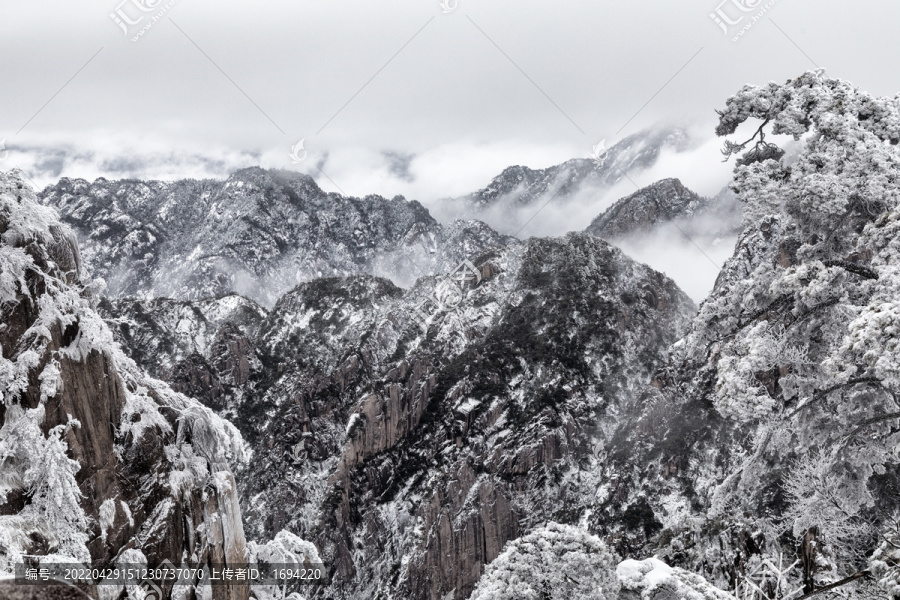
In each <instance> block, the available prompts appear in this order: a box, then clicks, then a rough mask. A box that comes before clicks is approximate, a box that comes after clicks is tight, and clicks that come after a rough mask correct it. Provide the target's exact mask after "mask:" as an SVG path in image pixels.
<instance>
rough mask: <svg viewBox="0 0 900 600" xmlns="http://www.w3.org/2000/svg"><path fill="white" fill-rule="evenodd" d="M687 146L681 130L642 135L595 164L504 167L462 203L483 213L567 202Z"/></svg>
mask: <svg viewBox="0 0 900 600" xmlns="http://www.w3.org/2000/svg"><path fill="white" fill-rule="evenodd" d="M688 144H689V139H688V137H687V134H686V133H685V132H684V131H683V130H681V129H671V128H667V129H659V130H651V131H644V132H641V133H637V134H634V135H631V136H629V137H627V138H625V139H623V140H622V141H620V142H618V143H617V144H615V145H614V146H612V147H611V148H609V149H607V150H606V151H605V153H603V154H602V155H600V156H598V158H597V159H596V160H595V159H580V158H576V159H573V160H568V161H566V162H564V163H562V164H560V165H555V166H553V167H548V168H546V169H530V168H528V167H523V166H513V167H508V168H506V169H504V170H503V172H502V173H501V174H500V175H498V176H497V177H495V178H494V179H493V180H492V181H491V183H490V184H489V185H488V186H487V187H485V188H483V189H481V190H478V191H476V192H473V193H472V194H469V195H468V196H466V197H465V200H467V201H468V202H469V203H471V204H472V206H473V207H475V208H478V209H484V208H487V207H490V206H493V205H495V204H498V203H508V204H510V205H513V206H517V205H518V206H523V205H524V206H527V205H531V204H534V203H535V202H536V201H537V200H539V199H540V198H548V197H549V196H550V195H553V196H554V197H556V198H560V199H564V198H568V197H570V196H572V195H573V194H575V193H576V192H579V191H581V190H583V189H587V188H598V189H599V188H603V187H608V186H610V185H612V184H614V183H616V182H617V181H619V180H620V179H621V178H622V177H624V175H623V174H624V173H627V172H629V170H634V169H637V170H640V169H645V168H647V167H650V166H652V165H653V164H654V163H655V162H656V159H657V158H658V157H659V153H660V152H661V151H663V150H674V151H680V150H684V149H685V148H686V147H687V146H688Z"/></svg>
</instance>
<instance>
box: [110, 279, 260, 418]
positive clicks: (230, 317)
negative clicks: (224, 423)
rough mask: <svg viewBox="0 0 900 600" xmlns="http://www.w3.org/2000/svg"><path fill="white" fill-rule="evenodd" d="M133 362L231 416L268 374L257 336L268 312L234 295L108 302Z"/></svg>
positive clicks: (114, 326) (112, 322)
mask: <svg viewBox="0 0 900 600" xmlns="http://www.w3.org/2000/svg"><path fill="white" fill-rule="evenodd" d="M98 309H99V311H100V314H101V315H102V316H103V317H104V318H105V319H106V321H107V323H108V324H109V326H110V328H111V329H112V331H113V334H114V336H115V338H116V341H117V342H119V344H120V345H121V346H122V348H123V349H124V350H125V352H126V353H127V354H128V356H129V358H131V359H132V360H134V361H135V362H136V363H138V364H139V365H140V366H141V368H143V369H144V370H146V371H147V372H148V373H149V374H150V375H152V376H154V377H158V378H160V379H163V380H165V381H167V382H168V383H169V384H170V385H171V386H172V388H173V389H174V390H176V391H178V392H181V393H183V394H185V395H187V396H191V397H193V398H196V399H198V400H200V401H201V402H203V403H204V404H206V405H207V406H209V407H210V408H212V409H214V410H215V411H217V412H218V413H219V414H220V415H223V416H226V417H228V418H233V417H234V416H236V414H237V413H236V410H237V407H238V404H239V402H240V400H241V398H242V394H243V392H242V390H243V388H244V387H245V386H246V385H247V384H249V382H250V381H251V379H253V378H254V377H255V376H256V374H258V373H260V372H261V371H262V365H261V363H260V359H259V357H258V356H257V354H256V349H255V345H254V341H253V340H255V337H256V335H257V333H258V332H259V328H260V326H261V324H262V322H263V320H264V319H265V317H266V315H267V312H266V310H265V309H264V308H263V307H261V306H259V305H258V304H256V303H255V302H254V301H252V300H250V299H248V298H245V297H243V296H238V295H236V294H231V295H227V296H222V297H219V298H208V299H205V300H198V301H195V302H190V301H183V300H172V299H169V298H157V299H154V300H136V299H130V298H124V299H120V300H108V299H104V300H102V301H101V302H100V304H99V307H98Z"/></svg>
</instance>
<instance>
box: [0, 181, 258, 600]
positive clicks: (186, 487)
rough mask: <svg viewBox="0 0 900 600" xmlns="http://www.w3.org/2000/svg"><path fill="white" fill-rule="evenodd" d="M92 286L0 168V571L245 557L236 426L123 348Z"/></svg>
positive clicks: (233, 595) (71, 240) (32, 201)
mask: <svg viewBox="0 0 900 600" xmlns="http://www.w3.org/2000/svg"><path fill="white" fill-rule="evenodd" d="M95 283H96V282H95V281H94V280H92V279H91V278H90V276H89V275H88V274H87V271H86V270H85V269H84V266H83V264H82V260H81V257H80V254H79V250H78V245H77V243H76V240H75V236H74V235H73V233H72V232H71V231H70V230H69V229H68V228H67V227H66V226H64V225H63V224H61V223H60V222H59V220H58V219H57V216H56V214H55V213H54V212H53V211H52V210H50V209H48V208H45V207H42V206H40V205H39V204H38V203H37V200H36V198H35V197H34V194H33V192H32V191H31V189H30V188H29V187H28V185H27V184H26V183H25V182H24V180H23V178H22V177H20V176H19V174H17V173H16V172H12V173H10V174H0V302H2V304H0V311H2V319H0V322H2V325H0V348H2V358H0V391H2V405H0V462H2V473H3V476H2V479H0V568H2V569H3V570H6V571H9V570H12V566H13V565H14V564H15V563H18V562H21V561H22V559H23V556H25V555H30V556H37V557H41V556H45V557H46V560H49V561H51V562H52V561H56V562H80V561H96V562H103V563H111V562H114V561H117V560H123V556H127V557H128V560H127V562H139V561H143V562H149V563H150V564H158V563H160V562H162V561H164V560H170V561H173V562H175V563H177V564H180V563H182V562H190V563H191V564H195V565H201V566H202V565H204V564H208V563H212V562H216V563H234V562H241V561H245V560H246V559H247V549H246V545H245V540H244V532H243V525H242V521H241V513H240V508H239V505H238V495H237V488H236V485H235V481H234V477H233V476H232V472H231V469H230V464H236V463H237V462H238V461H239V460H240V459H241V458H242V457H243V455H244V443H243V441H242V439H241V437H240V435H239V434H238V433H237V431H236V430H235V429H234V427H233V426H231V425H230V423H228V422H226V421H224V420H222V419H221V418H219V417H218V416H216V415H215V414H214V413H213V411H211V410H209V409H208V408H205V407H204V406H203V405H201V404H199V403H198V402H196V401H194V400H192V399H190V398H188V397H186V396H184V395H182V394H179V393H176V392H175V391H173V390H172V389H171V388H169V387H168V386H167V385H165V384H164V383H162V382H160V381H158V380H155V379H151V378H150V377H148V376H146V375H145V374H144V373H143V372H142V371H141V370H140V369H139V368H138V367H137V366H136V365H135V363H134V362H133V361H131V360H130V359H128V358H127V357H126V356H125V355H124V354H123V353H122V352H121V350H120V349H119V347H118V345H117V344H116V343H115V342H114V341H113V337H112V334H111V332H110V330H109V329H108V328H107V326H106V325H105V324H104V322H103V321H102V319H101V318H100V316H99V315H98V314H97V312H96V311H95V310H94V306H95V304H96V301H97V298H96V293H97V291H98V290H97V287H96V284H95ZM214 597H217V598H228V599H238V598H246V597H247V593H246V591H245V590H242V589H240V588H231V587H219V588H215V590H214Z"/></svg>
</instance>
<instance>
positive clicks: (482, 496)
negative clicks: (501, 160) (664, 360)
mask: <svg viewBox="0 0 900 600" xmlns="http://www.w3.org/2000/svg"><path fill="white" fill-rule="evenodd" d="M473 262H474V263H475V265H476V266H478V267H479V268H480V269H479V270H480V272H481V273H484V274H487V277H485V278H484V279H483V280H482V282H481V283H480V284H479V285H478V286H477V287H475V288H473V289H472V290H471V291H470V292H469V294H468V296H467V298H466V300H465V301H464V303H463V304H462V305H461V307H460V310H459V311H458V312H455V313H451V314H448V315H447V316H446V317H445V318H444V319H442V320H441V321H440V323H438V324H434V325H432V327H431V328H430V330H429V332H428V335H426V336H423V335H422V333H421V331H420V330H419V329H418V327H417V324H416V323H415V321H414V320H412V319H410V318H409V313H410V312H411V309H412V306H413V304H414V303H415V302H416V301H418V300H420V299H421V298H422V297H423V296H424V293H425V292H427V291H428V288H427V287H424V286H423V285H420V286H417V287H416V288H414V289H413V290H411V291H410V292H408V293H407V294H406V295H405V296H404V297H403V298H399V299H397V300H396V301H395V302H393V303H389V302H387V303H384V304H382V305H381V307H380V308H378V309H375V310H371V312H370V316H369V317H368V324H367V325H365V326H362V327H363V329H364V330H367V332H368V333H366V332H363V334H362V335H359V334H358V332H359V328H360V327H361V325H358V324H355V323H354V321H357V322H358V321H359V319H358V317H355V316H354V315H352V314H351V315H348V316H347V317H344V319H342V320H345V322H346V323H347V325H346V326H345V327H347V326H349V329H350V330H353V335H352V338H350V336H347V338H344V339H347V341H350V339H353V338H356V339H358V340H360V341H359V342H357V343H356V344H353V346H352V349H351V350H349V351H346V353H345V354H342V355H340V357H339V358H338V360H337V361H336V363H334V366H333V367H331V373H332V376H330V377H320V378H319V379H318V380H317V381H315V380H314V381H315V383H312V384H311V383H310V378H308V377H307V378H306V381H305V383H306V385H305V387H306V389H305V390H304V394H303V396H301V397H300V398H298V399H297V400H296V402H297V403H298V404H299V406H297V407H296V408H293V410H294V411H295V413H296V414H298V415H299V416H300V418H303V417H304V416H305V414H309V413H310V412H313V411H316V412H318V414H322V413H321V411H322V409H323V408H324V409H325V410H326V411H328V410H332V409H331V407H340V410H337V411H336V412H334V413H333V415H332V416H331V417H330V421H331V423H334V422H335V421H337V423H334V424H330V423H329V419H324V418H323V419H320V421H319V422H318V423H316V422H315V419H311V420H310V421H309V422H310V425H305V426H304V428H306V427H308V428H309V430H310V433H312V434H313V435H312V436H310V437H311V438H312V439H313V440H315V442H316V444H321V443H322V441H323V439H325V440H327V439H328V438H329V436H333V439H334V441H336V442H338V444H337V445H338V447H341V446H342V447H343V449H342V450H341V451H340V454H339V455H340V460H339V461H335V459H334V458H333V457H330V458H326V459H325V460H323V459H322V458H320V456H322V455H321V454H319V450H318V447H316V449H314V450H313V451H312V452H311V453H310V454H311V458H312V459H311V460H309V461H308V462H307V463H304V464H302V465H301V466H299V467H294V470H297V471H300V474H299V475H298V483H299V482H300V481H301V480H304V479H305V481H304V484H303V485H302V486H299V487H302V488H303V489H305V490H310V489H314V490H318V492H317V493H318V494H319V495H318V497H317V498H316V500H317V501H318V502H320V508H319V509H318V510H319V511H320V512H319V519H320V522H319V525H318V527H317V528H316V530H314V531H313V532H312V533H314V534H315V535H316V539H318V541H319V543H320V547H321V548H322V551H323V555H324V556H327V557H328V558H329V559H330V560H332V561H334V563H335V567H336V569H337V572H336V577H337V579H338V580H339V581H340V582H341V583H340V584H339V585H342V586H344V587H343V589H344V590H345V591H346V590H348V589H352V590H355V591H354V592H353V593H352V594H353V596H354V597H374V596H376V595H378V594H379V593H381V594H399V595H400V596H402V597H413V598H439V597H443V596H444V595H446V594H447V593H449V592H451V591H452V590H455V593H456V594H457V597H465V596H466V595H467V594H468V593H469V592H470V591H471V589H472V587H473V585H474V583H475V582H476V581H477V578H478V577H479V575H480V573H481V571H482V569H483V566H484V564H485V563H486V562H488V561H490V560H491V559H493V558H494V557H495V556H496V555H497V554H498V553H499V552H500V550H501V549H502V547H503V544H504V543H505V542H506V541H507V540H509V539H512V538H514V537H516V536H517V535H519V534H520V533H522V532H526V531H528V530H529V529H530V528H531V527H534V526H535V525H537V524H539V523H540V522H542V520H543V519H544V518H549V517H550V516H554V517H555V518H558V519H564V520H569V521H577V519H578V518H579V517H580V516H581V515H582V514H583V512H584V511H585V510H586V509H587V508H588V506H587V505H586V504H585V500H584V499H585V498H589V497H590V494H587V493H585V492H586V489H587V488H590V487H591V486H592V485H593V484H594V483H595V482H592V481H589V479H590V477H589V476H586V475H585V476H584V477H583V478H582V477H581V475H579V472H580V471H582V470H583V469H584V468H585V467H586V466H587V464H589V463H590V461H591V460H592V459H591V458H590V447H591V445H592V443H591V442H592V439H593V438H594V437H602V433H600V432H598V428H597V426H596V424H597V422H598V421H600V422H602V421H604V419H608V420H609V422H610V423H612V422H614V421H615V417H614V415H615V413H616V412H617V411H618V410H620V408H621V407H623V406H627V405H629V403H631V402H633V401H634V399H633V392H634V390H635V389H636V388H637V386H638V382H639V381H640V380H641V379H642V378H645V377H648V376H649V373H650V372H651V371H652V370H653V368H655V366H656V365H657V363H658V361H659V360H660V359H661V355H660V351H661V349H662V348H664V347H665V345H666V344H667V343H670V342H671V341H673V340H674V339H675V337H676V335H677V330H678V327H680V326H684V325H686V323H687V318H688V317H689V315H690V314H691V312H692V310H693V306H692V304H691V302H690V301H689V300H688V299H687V298H686V297H684V296H683V294H681V293H680V292H679V291H678V290H677V288H676V287H675V286H674V284H672V283H671V282H670V281H668V280H667V279H665V278H664V277H663V276H661V275H659V274H658V273H655V272H652V271H650V270H649V269H647V268H645V267H642V266H640V265H636V264H634V263H632V262H631V261H629V260H628V259H627V258H626V257H624V256H623V255H622V254H621V253H620V252H618V251H617V250H615V249H614V248H612V247H610V246H608V245H606V244H605V243H603V242H601V241H599V240H596V239H593V238H590V237H586V236H572V237H570V238H566V239H564V240H532V241H530V242H529V243H528V244H527V245H525V244H516V245H513V246H510V247H506V248H503V249H498V250H497V251H496V252H495V253H493V254H492V253H489V254H487V255H485V256H482V257H478V258H477V259H475V260H473ZM423 287H424V289H423ZM303 314H304V313H302V312H301V316H302V315H303ZM354 317H355V318H354ZM294 319H295V321H296V320H298V319H297V317H295V318H294ZM310 329H311V330H312V331H315V328H310ZM563 332H565V334H563ZM348 338H349V339H348ZM339 339H340V338H339ZM298 342H300V343H298V344H297V345H298V346H300V347H302V346H305V345H306V344H304V343H303V338H301V339H300V340H298ZM312 343H313V345H314V346H315V341H313V342H312ZM338 365H339V366H338ZM298 383H299V382H298ZM341 390H343V393H341ZM356 398H359V400H358V401H355V399H356ZM347 415H349V419H348V418H347ZM337 424H340V425H345V424H346V425H347V428H346V430H342V429H341V430H337V428H336V427H335V425H337ZM329 430H330V433H329ZM323 434H324V435H323ZM294 441H295V440H293V439H290V440H289V443H294ZM279 442H280V443H279ZM274 444H275V450H276V451H275V452H273V453H271V454H270V456H271V457H272V460H276V459H277V457H278V455H279V454H280V455H282V456H284V455H286V454H289V452H288V451H289V449H290V446H288V447H282V448H283V449H281V450H278V449H277V446H278V445H281V444H283V442H281V441H280V440H277V439H276V440H275V442H274ZM325 456H326V457H328V456H329V453H327V452H326V453H325ZM282 460H283V459H282ZM323 467H326V469H325V470H326V471H327V481H323V480H322V478H321V476H320V478H319V480H318V481H317V482H316V483H315V484H314V485H313V484H312V482H311V481H310V480H311V479H312V477H313V474H314V469H322V468H323ZM288 468H291V467H290V466H289V467H288ZM579 478H581V481H579ZM265 495H267V494H264V496H265ZM264 496H263V497H264ZM281 498H283V497H281ZM257 501H259V502H262V499H261V498H257ZM266 504H267V506H273V505H274V504H275V503H266ZM588 504H589V502H588ZM250 510H253V509H252V508H251V509H250ZM329 593H337V592H336V591H328V590H324V591H323V594H325V595H326V596H327V595H328V594H329Z"/></svg>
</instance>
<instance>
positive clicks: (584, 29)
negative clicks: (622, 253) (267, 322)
mask: <svg viewBox="0 0 900 600" xmlns="http://www.w3.org/2000/svg"><path fill="white" fill-rule="evenodd" d="M119 1H120V0H79V2H71V1H69V0H66V1H62V0H58V1H57V0H50V1H42V2H23V1H21V0H15V1H11V0H2V1H0V7H2V8H0V15H2V18H0V44H2V52H0V89H2V93H0V139H5V144H6V148H7V149H8V150H9V155H8V156H7V155H5V154H4V153H3V152H0V157H4V156H5V157H6V158H5V160H3V162H2V163H0V168H9V167H10V166H20V167H22V168H23V169H25V170H26V171H27V172H28V173H29V174H30V175H31V177H32V178H33V179H34V180H35V181H36V182H37V183H38V184H40V185H43V184H45V183H48V182H50V181H53V180H55V179H56V178H58V177H59V176H80V177H85V178H88V179H93V178H94V177H97V176H100V175H103V176H106V177H108V178H120V177H125V176H142V177H161V178H168V179H171V178H177V177H181V176H224V175H227V173H228V172H229V171H230V170H233V169H234V168H238V167H242V166H249V165H253V164H261V165H263V166H266V167H280V168H289V169H297V170H301V171H306V172H310V173H311V174H313V175H314V176H315V177H316V178H317V180H319V181H320V184H321V185H322V186H323V188H325V189H329V190H334V189H336V188H335V187H334V185H332V183H331V182H329V181H327V180H326V179H325V178H324V177H323V176H322V174H321V173H319V172H318V171H317V169H316V168H315V167H316V165H318V166H320V167H321V168H322V170H323V171H324V172H325V173H327V174H328V175H329V176H330V177H331V179H333V182H334V184H335V185H337V186H339V187H340V189H342V190H343V191H345V192H347V193H351V194H354V195H359V194H365V193H381V194H385V195H392V194H396V193H403V194H404V195H406V196H407V197H412V198H418V199H421V200H424V201H428V200H429V199H433V198H436V197H441V196H453V195H459V194H462V193H466V192H468V191H471V190H473V189H476V188H479V187H482V186H483V185H484V184H485V183H487V181H488V180H489V179H490V177H492V176H493V175H495V174H497V173H498V172H499V171H500V170H501V169H502V168H503V167H504V166H507V165H510V164H524V165H528V166H531V167H544V166H549V165H551V164H556V163H559V162H562V161H564V160H566V159H568V158H572V157H576V156H587V155H588V154H589V152H590V149H591V146H592V145H593V144H595V143H597V142H598V141H599V140H601V139H604V138H605V139H606V140H607V146H609V145H611V144H612V143H614V142H615V141H616V140H617V139H621V138H622V137H624V136H626V135H628V134H631V133H634V132H636V131H639V130H640V129H641V128H643V127H646V126H648V125H650V124H654V123H679V124H683V125H686V126H690V127H692V128H693V129H694V130H695V131H696V132H699V133H697V134H696V135H699V136H707V137H712V127H713V124H714V118H715V114H714V109H715V108H717V107H720V106H722V104H723V103H724V100H725V99H726V98H727V97H728V96H729V95H730V94H731V93H733V92H735V91H736V90H737V89H738V88H739V87H740V86H741V85H742V84H744V83H747V82H753V83H764V82H766V81H769V80H776V81H782V80H785V79H787V78H789V77H793V76H796V75H798V74H800V73H802V72H803V71H805V70H807V69H810V68H815V67H817V66H818V67H822V68H825V69H826V70H827V73H829V74H830V75H832V76H837V77H841V78H845V79H848V80H850V81H852V82H853V83H855V84H856V85H857V86H859V87H860V88H862V89H865V90H867V91H869V92H871V93H874V94H878V95H894V94H895V93H896V92H897V91H898V90H900V69H898V68H897V65H898V64H900V61H898V58H900V44H897V42H896V31H895V27H896V24H897V23H900V3H898V2H896V1H895V0H871V1H869V2H866V3H864V4H860V3H853V4H851V3H849V2H836V1H832V0H815V1H813V0H791V1H788V0H764V1H763V0H726V2H724V3H722V4H718V2H719V0H682V1H679V2H662V1H660V0H655V1H650V0H645V1H636V0H628V1H623V0H616V1H605V2H600V1H579V0H566V1H563V2H550V1H531V2H529V1H525V0H516V1H493V2H475V1H473V0H458V1H457V0H445V5H444V8H442V6H441V3H440V2H439V1H438V0H415V1H412V0H391V2H371V1H367V2H361V1H355V2H349V1H340V0H328V1H323V0H316V1H306V0H291V1H270V2H260V3H250V2H235V1H232V0H216V1H215V2H213V1H211V0H126V1H125V2H122V3H121V4H120V3H119ZM141 2H143V4H144V6H143V7H140V6H138V5H140V4H141ZM767 4H770V5H771V6H770V7H769V8H768V9H766V5H767ZM739 5H742V6H739ZM454 7H455V8H454ZM141 8H144V9H149V10H141ZM445 9H452V10H449V11H448V12H444V10H445ZM717 9H718V15H719V17H720V18H722V17H725V18H727V19H728V20H731V21H737V20H738V18H739V17H743V21H742V22H740V23H738V24H737V25H734V26H731V27H730V28H729V33H728V35H726V34H725V32H724V31H723V30H722V29H720V27H719V25H717V24H716V22H714V20H713V19H712V18H711V16H710V15H711V13H716V11H717ZM161 11H164V14H162V15H161V17H160V18H159V19H158V20H157V21H156V22H155V23H153V24H152V26H151V27H150V28H149V29H146V30H145V31H144V34H143V35H142V36H141V37H139V38H137V39H138V41H136V42H135V41H132V39H133V38H134V37H135V36H136V35H137V33H138V32H139V31H140V30H141V28H142V27H143V26H146V25H147V24H148V23H150V22H151V20H152V18H153V17H154V16H155V15H158V14H160V12H161ZM761 12H764V14H763V15H762V17H761V18H760V19H759V20H758V21H757V22H756V23H754V24H753V26H752V27H751V28H750V29H749V30H747V31H746V32H745V34H744V35H743V37H741V38H740V39H739V41H737V42H734V41H731V38H732V37H733V36H734V35H736V34H737V32H738V31H739V30H740V29H741V27H743V26H745V25H746V24H748V23H750V22H751V20H752V19H753V17H754V16H755V15H758V14H759V13H761ZM111 14H115V15H117V18H119V19H120V20H122V22H123V23H126V20H131V21H137V20H138V18H139V17H143V19H142V20H141V21H140V22H138V23H137V24H135V25H131V26H129V25H127V24H126V25H124V28H127V30H128V33H127V34H126V33H125V31H124V30H123V28H120V26H119V25H118V24H117V23H116V22H115V21H114V19H113V18H112V17H111V16H110V15H111ZM67 82H68V83H67ZM635 115H636V116H635ZM300 139H303V140H304V148H305V150H306V152H307V153H308V154H307V157H306V159H305V160H304V161H303V162H301V163H298V164H294V163H293V162H292V159H291V158H290V156H289V153H290V151H291V147H292V146H293V145H294V144H296V143H297V142H298V141H299V140H300ZM717 145H718V142H716V143H715V144H711V145H710V146H709V148H710V149H713V150H714V148H715V147H716V146H717ZM300 155H301V156H302V152H301V153H300ZM710 157H714V151H713V153H710V152H706V153H703V154H702V156H698V158H697V160H696V163H697V164H696V165H695V166H693V167H691V166H690V165H689V166H688V167H687V170H697V171H703V170H707V169H716V168H717V167H716V166H714V165H712V164H711V162H710V160H709V158H710ZM678 168H679V169H682V170H684V169H685V168H686V166H685V165H684V164H680V165H678ZM681 175H682V176H683V177H685V178H686V179H690V177H689V176H688V174H686V173H682V174H681ZM641 183H643V182H641Z"/></svg>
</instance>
